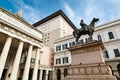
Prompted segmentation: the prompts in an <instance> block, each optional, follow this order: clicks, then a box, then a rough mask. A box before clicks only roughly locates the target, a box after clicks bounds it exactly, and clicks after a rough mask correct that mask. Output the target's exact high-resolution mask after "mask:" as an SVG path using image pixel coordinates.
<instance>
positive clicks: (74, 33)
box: [73, 30, 78, 38]
mask: <svg viewBox="0 0 120 80" xmlns="http://www.w3.org/2000/svg"><path fill="white" fill-rule="evenodd" d="M73 36H74V37H75V38H77V37H78V30H75V31H73Z"/></svg>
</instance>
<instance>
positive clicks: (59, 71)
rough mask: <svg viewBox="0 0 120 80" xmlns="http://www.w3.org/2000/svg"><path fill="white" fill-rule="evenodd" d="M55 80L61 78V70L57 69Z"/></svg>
mask: <svg viewBox="0 0 120 80" xmlns="http://www.w3.org/2000/svg"><path fill="white" fill-rule="evenodd" d="M57 80H61V70H60V69H57Z"/></svg>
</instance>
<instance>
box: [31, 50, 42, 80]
mask: <svg viewBox="0 0 120 80" xmlns="http://www.w3.org/2000/svg"><path fill="white" fill-rule="evenodd" d="M39 56H40V49H39V48H38V49H37V53H36V56H35V66H34V70H33V76H32V80H37V73H38V61H39Z"/></svg>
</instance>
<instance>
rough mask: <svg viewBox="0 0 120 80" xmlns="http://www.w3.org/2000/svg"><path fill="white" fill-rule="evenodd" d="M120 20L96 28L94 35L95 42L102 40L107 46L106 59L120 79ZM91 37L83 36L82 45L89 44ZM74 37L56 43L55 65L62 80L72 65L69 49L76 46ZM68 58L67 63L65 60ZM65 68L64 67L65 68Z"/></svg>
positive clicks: (81, 38) (80, 41) (70, 36)
mask: <svg viewBox="0 0 120 80" xmlns="http://www.w3.org/2000/svg"><path fill="white" fill-rule="evenodd" d="M119 31H120V19H118V20H115V21H112V22H109V23H106V24H103V25H100V26H97V27H95V32H94V34H93V39H94V40H100V41H102V42H103V44H104V46H105V50H104V51H103V52H104V54H103V55H104V58H105V61H106V63H107V64H108V65H109V66H110V67H111V69H112V71H113V75H115V76H117V77H119V78H120V34H119ZM89 41H90V40H89V36H88V35H83V36H81V37H80V39H79V43H80V44H84V43H87V42H89ZM75 44H76V43H75V38H74V37H73V35H69V36H66V37H64V38H60V39H58V40H56V41H55V47H54V48H55V54H54V65H55V67H56V69H57V71H58V72H56V73H59V74H61V78H63V77H65V76H64V75H65V69H66V68H67V66H68V65H70V64H71V53H70V52H69V51H68V50H67V48H70V47H72V46H73V45H75ZM65 57H67V59H66V62H67V64H66V63H65V62H64V58H65ZM63 66H64V67H63ZM61 80H62V79H61Z"/></svg>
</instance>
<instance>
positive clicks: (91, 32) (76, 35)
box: [73, 18, 99, 43]
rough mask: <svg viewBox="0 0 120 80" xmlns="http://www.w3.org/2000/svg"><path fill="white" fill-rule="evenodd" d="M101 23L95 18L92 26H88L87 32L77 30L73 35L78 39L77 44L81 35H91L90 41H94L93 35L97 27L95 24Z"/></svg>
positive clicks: (91, 23)
mask: <svg viewBox="0 0 120 80" xmlns="http://www.w3.org/2000/svg"><path fill="white" fill-rule="evenodd" d="M97 21H99V19H98V18H93V19H92V21H91V22H90V24H89V25H88V26H87V30H83V29H82V28H81V29H76V30H74V31H73V35H74V37H75V38H76V42H77V43H78V40H79V38H80V37H81V35H86V34H88V35H89V38H90V41H92V40H93V38H92V35H93V32H94V26H95V22H97Z"/></svg>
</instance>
